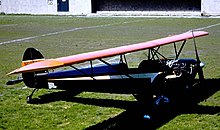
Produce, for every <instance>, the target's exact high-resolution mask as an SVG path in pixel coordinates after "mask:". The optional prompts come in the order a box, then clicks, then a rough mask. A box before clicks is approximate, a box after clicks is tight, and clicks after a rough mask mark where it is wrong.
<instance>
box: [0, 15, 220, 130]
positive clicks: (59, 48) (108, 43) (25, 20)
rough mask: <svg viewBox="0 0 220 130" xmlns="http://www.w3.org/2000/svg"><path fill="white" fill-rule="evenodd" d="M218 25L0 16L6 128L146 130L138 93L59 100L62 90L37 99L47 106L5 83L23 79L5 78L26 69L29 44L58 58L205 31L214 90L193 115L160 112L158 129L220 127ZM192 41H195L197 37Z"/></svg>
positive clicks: (0, 95)
mask: <svg viewBox="0 0 220 130" xmlns="http://www.w3.org/2000/svg"><path fill="white" fill-rule="evenodd" d="M219 23H220V19H211V18H117V17H116V18H104V17H103V18H87V17H70V16H31V15H30V16H29V15H24V16H23V15H0V67H1V71H0V78H1V80H0V100H1V102H0V129H71V130H72V129H74V130H75V129H92V128H96V129H114V128H121V129H122V128H130V127H131V126H132V127H135V128H137V129H138V128H143V127H140V126H143V124H144V123H145V122H142V120H140V118H141V116H140V115H138V114H136V113H138V112H136V110H137V111H138V110H139V109H138V108H137V105H136V100H135V98H134V97H133V96H132V95H124V94H103V93H92V92H83V93H79V94H78V93H76V94H75V95H74V94H73V95H72V96H70V97H68V98H60V97H63V95H65V93H63V92H62V91H54V90H40V91H38V92H37V93H36V94H35V95H34V97H33V98H36V99H39V100H40V99H42V100H45V102H43V101H41V102H40V103H38V104H28V103H26V96H27V95H29V94H30V93H31V91H32V89H29V88H25V85H24V84H23V83H21V84H17V85H14V86H7V85H6V82H7V81H8V80H10V79H15V78H17V75H12V76H7V75H6V74H7V73H8V72H10V71H12V70H14V69H16V68H17V67H19V66H20V64H21V57H22V55H23V52H24V50H25V49H26V48H27V47H34V48H37V49H39V50H40V51H41V52H42V53H43V54H44V55H45V57H46V58H55V57H59V56H67V55H72V54H78V53H82V52H89V51H94V50H99V49H104V48H110V47H116V46H121V45H128V44H133V43H138V42H143V41H148V40H153V39H156V38H161V37H166V36H168V35H172V34H178V33H182V32H186V31H188V30H192V29H198V28H204V29H203V30H205V31H208V32H209V33H210V34H209V36H206V37H202V38H198V39H196V42H197V43H198V44H197V46H198V49H199V54H200V56H201V61H203V62H204V63H205V64H206V66H205V68H204V74H205V78H206V79H207V81H208V87H207V86H206V87H205V88H204V87H203V88H202V90H201V91H200V89H198V90H199V91H198V93H196V95H195V97H199V99H201V101H199V103H198V106H196V107H193V110H188V109H186V110H181V111H180V110H178V111H177V112H173V113H172V115H170V116H169V115H166V114H165V115H164V116H163V115H161V120H160V121H159V122H158V123H155V126H157V128H159V129H220V124H219V122H220V115H219V114H220V91H219V90H220V86H219V81H220V62H218V61H219V58H220V51H219V50H220V46H219V44H220V25H219ZM25 38H26V39H25ZM18 39H20V41H19V40H18ZM13 40H15V41H13ZM6 42H7V43H6ZM189 42H191V43H192V40H190V41H189ZM4 43H6V44H4ZM193 50H194V48H193V46H192V44H190V45H187V46H186V48H185V49H184V53H183V54H182V55H183V56H186V57H187V56H192V55H193V54H192V53H191V52H193ZM143 56H144V53H143V52H140V53H138V54H135V55H134V56H133V57H132V55H131V57H132V58H133V59H138V58H139V57H143ZM132 62H133V63H131V65H135V64H136V63H137V61H136V60H133V61H132ZM206 89H207V91H206ZM200 94H201V95H202V96H203V97H200V96H201V95H200ZM48 98H49V99H48ZM203 99H205V100H204V101H203Z"/></svg>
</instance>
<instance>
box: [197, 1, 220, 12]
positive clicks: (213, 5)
mask: <svg viewBox="0 0 220 130" xmlns="http://www.w3.org/2000/svg"><path fill="white" fill-rule="evenodd" d="M201 13H202V14H203V15H220V0H201Z"/></svg>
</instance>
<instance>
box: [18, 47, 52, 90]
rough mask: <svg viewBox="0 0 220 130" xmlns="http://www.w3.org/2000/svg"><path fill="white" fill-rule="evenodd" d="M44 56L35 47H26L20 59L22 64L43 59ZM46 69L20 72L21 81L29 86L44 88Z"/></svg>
mask: <svg viewBox="0 0 220 130" xmlns="http://www.w3.org/2000/svg"><path fill="white" fill-rule="evenodd" d="M43 60H44V56H43V55H42V54H41V53H40V51H38V50H37V49H35V48H27V49H26V50H25V52H24V55H23V59H22V66H26V65H29V64H32V63H35V62H39V61H43ZM47 73H48V71H37V72H28V73H22V77H23V81H24V83H25V85H26V86H28V87H30V88H46V87H47V86H48V84H47V77H46V76H47Z"/></svg>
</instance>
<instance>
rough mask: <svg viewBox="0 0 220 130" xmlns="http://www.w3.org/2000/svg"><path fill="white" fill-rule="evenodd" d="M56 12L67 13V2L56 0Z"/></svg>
mask: <svg viewBox="0 0 220 130" xmlns="http://www.w3.org/2000/svg"><path fill="white" fill-rule="evenodd" d="M57 11H58V12H68V11H69V0H57Z"/></svg>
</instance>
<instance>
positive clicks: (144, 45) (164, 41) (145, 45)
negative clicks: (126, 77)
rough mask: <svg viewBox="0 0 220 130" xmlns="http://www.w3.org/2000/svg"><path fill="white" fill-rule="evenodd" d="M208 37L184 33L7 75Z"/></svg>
mask: <svg viewBox="0 0 220 130" xmlns="http://www.w3.org/2000/svg"><path fill="white" fill-rule="evenodd" d="M205 35H208V32H205V31H195V32H193V33H192V32H186V33H182V34H179V35H174V36H170V37H165V38H161V39H157V40H152V41H148V42H142V43H137V44H132V45H127V46H121V47H115V48H110V49H105V50H99V51H94V52H88V53H82V54H77V55H72V56H67V57H61V58H56V59H47V60H44V61H41V62H37V63H33V64H30V65H27V66H24V67H21V68H19V69H16V70H14V71H12V72H10V73H9V74H16V73H24V72H33V71H41V70H48V69H54V68H58V67H62V66H67V65H72V64H75V63H80V62H84V61H89V60H94V59H100V58H105V57H111V56H115V55H121V54H125V53H130V52H134V51H140V50H144V49H148V48H153V47H157V46H162V45H166V44H169V43H173V42H178V41H183V40H187V39H191V38H193V36H194V37H201V36H205Z"/></svg>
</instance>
